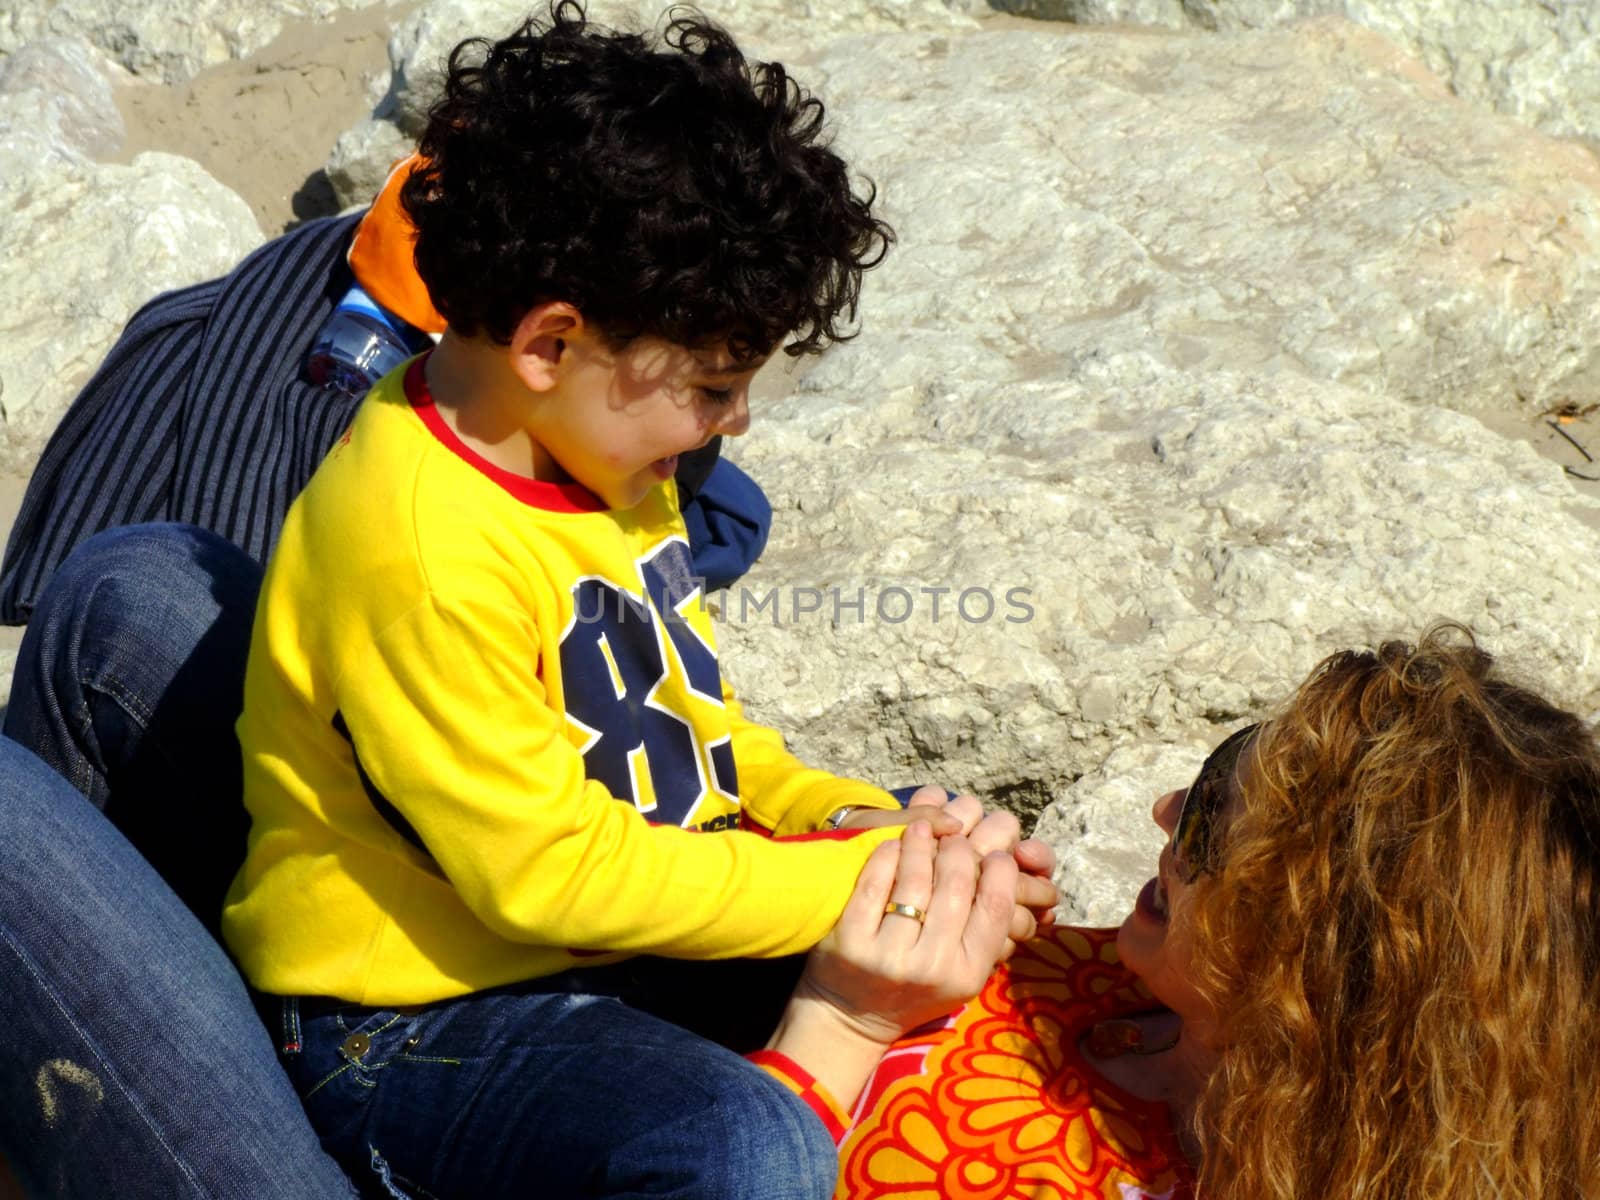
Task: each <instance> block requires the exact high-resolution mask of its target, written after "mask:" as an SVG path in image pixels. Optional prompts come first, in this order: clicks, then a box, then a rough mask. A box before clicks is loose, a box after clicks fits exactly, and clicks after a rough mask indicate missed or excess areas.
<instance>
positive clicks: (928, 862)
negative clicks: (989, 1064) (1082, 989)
mask: <svg viewBox="0 0 1600 1200" xmlns="http://www.w3.org/2000/svg"><path fill="white" fill-rule="evenodd" d="M944 797H945V793H944V792H943V790H942V789H939V788H931V787H930V788H923V789H921V790H920V791H918V792H917V793H916V794H915V795H913V796H912V798H911V804H910V805H909V806H908V807H907V808H906V809H905V810H904V811H903V812H893V811H882V810H863V811H859V812H856V813H852V814H851V815H850V817H849V818H848V819H847V820H846V821H845V822H844V823H843V826H844V827H845V828H873V827H882V826H887V825H896V824H905V825H906V826H907V828H906V831H905V834H904V835H903V836H902V837H900V838H897V839H895V840H893V841H889V842H885V843H884V844H883V845H881V846H879V847H878V848H877V849H876V850H874V851H873V853H872V855H871V857H869V858H868V859H867V862H866V865H865V866H864V867H863V868H862V870H861V875H860V877H859V878H858V879H857V881H856V887H855V891H854V892H853V893H852V894H851V897H850V900H849V902H848V903H847V904H846V905H845V909H844V912H843V914H842V915H841V916H840V918H839V921H838V923H837V924H836V925H835V926H834V928H833V930H832V931H831V932H830V933H829V934H828V936H827V937H825V938H824V939H823V940H822V941H821V942H820V943H819V944H818V945H817V947H816V949H814V950H813V951H812V952H811V955H810V957H809V958H808V959H807V962H806V968H805V973H804V974H803V975H802V976H801V979H800V982H799V984H798V985H797V987H796V988H795V992H794V995H793V997H792V999H791V1000H790V1003H789V1007H788V1009H787V1011H786V1012H785V1014H784V1018H783V1021H782V1023H781V1024H780V1025H779V1027H778V1030H777V1032H776V1033H775V1034H774V1035H773V1039H772V1041H771V1042H769V1043H768V1044H769V1046H771V1047H772V1048H774V1049H778V1050H782V1051H784V1052H785V1053H788V1054H789V1055H790V1056H791V1057H792V1058H794V1059H796V1061H798V1062H800V1063H801V1064H802V1065H803V1066H805V1067H806V1068H807V1069H808V1070H809V1071H811V1073H812V1074H813V1075H815V1076H816V1077H817V1079H818V1080H819V1081H821V1082H822V1083H824V1084H825V1085H827V1086H828V1087H829V1088H830V1090H831V1091H832V1092H833V1094H834V1096H835V1097H836V1098H837V1099H839V1100H840V1101H841V1102H842V1103H844V1104H849V1103H850V1102H851V1101H852V1100H853V1099H854V1098H855V1096H856V1094H857V1093H858V1092H859V1091H860V1088H861V1085H862V1084H863V1083H864V1082H865V1080H866V1078H867V1075H868V1074H870V1072H871V1070H872V1068H873V1066H874V1065H875V1064H876V1062H877V1060H878V1057H879V1056H881V1055H882V1053H883V1051H884V1049H885V1048H886V1047H887V1046H888V1045H889V1044H890V1043H891V1042H893V1041H894V1040H895V1039H896V1038H897V1037H899V1036H900V1035H901V1034H903V1033H905V1032H906V1031H907V1030H910V1029H914V1028H916V1027H917V1026H919V1025H922V1024H925V1023H926V1022H928V1021H931V1020H933V1019H934V1018H936V1017H939V1016H942V1015H944V1014H945V1013H948V1012H950V1011H951V1010H952V1009H954V1008H956V1007H958V1006H959V1005H961V1004H963V1003H964V1002H966V1001H967V1000H969V999H971V998H972V997H973V996H975V995H977V994H978V992H979V991H980V990H981V989H982V988H983V985H984V983H985V981H987V979H988V978H989V975H990V974H991V973H992V972H993V970H994V968H995V965H996V963H998V962H1001V961H1003V960H1004V959H1006V958H1007V957H1009V956H1010V954H1011V953H1012V951H1014V950H1015V949H1016V946H1017V943H1018V942H1021V941H1025V940H1027V939H1028V938H1030V937H1032V936H1034V934H1035V933H1036V932H1037V931H1038V930H1039V928H1040V927H1041V926H1045V925H1049V924H1050V923H1051V922H1052V920H1053V909H1054V906H1055V903H1056V900H1057V899H1058V893H1057V891H1056V889H1055V886H1054V885H1053V884H1052V883H1051V882H1050V874H1051V872H1052V870H1053V869H1054V867H1055V855H1054V854H1053V853H1052V852H1051V851H1050V849H1049V847H1047V846H1045V845H1044V844H1043V843H1042V842H1038V841H1034V840H1032V839H1028V840H1023V839H1022V836H1021V826H1020V825H1019V823H1018V821H1017V819H1016V818H1015V817H1013V816H1012V815H1011V814H1009V813H1004V812H995V813H989V814H985V813H984V812H983V806H982V804H981V803H980V802H979V801H978V799H977V798H976V797H975V796H958V797H957V798H956V799H954V800H951V801H949V802H948V803H945V802H944ZM891 904H893V905H897V906H909V907H910V908H912V909H914V910H918V911H920V912H922V913H924V914H925V917H924V918H923V919H921V920H918V919H917V918H916V916H914V915H905V914H904V913H903V912H896V911H886V909H887V907H888V906H889V905H891Z"/></svg>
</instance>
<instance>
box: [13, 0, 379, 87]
mask: <svg viewBox="0 0 1600 1200" xmlns="http://www.w3.org/2000/svg"><path fill="white" fill-rule="evenodd" d="M378 2H379V0H184V2H183V3H181V4H175V3H172V2H171V0H8V3H7V4H6V5H5V7H4V8H3V9H0V56H4V55H6V54H10V53H13V52H15V51H16V50H18V49H20V48H21V47H22V46H23V45H24V44H26V43H27V42H29V41H32V40H34V39H35V38H39V37H42V36H45V35H47V34H58V35H68V36H78V37H82V38H85V39H87V40H88V41H90V42H92V43H93V44H94V45H96V46H99V47H100V48H101V49H103V50H105V51H107V52H108V53H109V54H111V55H113V56H114V57H115V58H116V59H117V60H118V61H119V62H121V63H122V65H123V66H125V67H127V68H128V70H130V71H132V72H134V73H135V74H137V75H143V76H146V77H148V78H151V79H158V80H161V81H162V82H165V83H176V82H178V81H180V80H185V79H189V78H191V77H192V76H194V75H195V74H196V73H197V72H199V71H200V70H202V69H204V68H205V67H207V66H210V65H211V64H213V63H219V62H226V61H227V60H228V59H230V58H243V57H244V56H245V55H247V54H250V53H252V52H253V51H256V50H259V49H260V48H261V47H262V46H265V45H266V44H267V43H268V42H270V41H272V39H273V38H275V37H277V36H278V34H279V32H280V31H281V30H282V29H283V25H284V22H285V21H290V20H305V19H312V20H321V19H325V18H327V17H328V16H330V15H331V14H333V13H335V12H339V11H340V10H342V9H347V8H366V7H367V6H369V5H371V4H374V3H378Z"/></svg>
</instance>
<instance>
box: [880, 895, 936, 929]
mask: <svg viewBox="0 0 1600 1200" xmlns="http://www.w3.org/2000/svg"><path fill="white" fill-rule="evenodd" d="M883 915H884V916H886V917H887V916H896V917H910V918H911V919H912V920H913V921H915V922H916V923H917V924H918V925H921V924H922V923H923V922H924V921H926V920H927V919H928V914H927V913H925V912H923V911H922V910H921V909H920V908H918V907H917V906H916V905H915V904H896V903H895V902H894V901H893V900H891V901H889V903H887V904H885V905H884V906H883Z"/></svg>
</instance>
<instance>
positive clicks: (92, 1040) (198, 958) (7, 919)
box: [0, 739, 354, 1200]
mask: <svg viewBox="0 0 1600 1200" xmlns="http://www.w3.org/2000/svg"><path fill="white" fill-rule="evenodd" d="M0 995H3V996H4V997H5V1001H4V1003H5V1009H6V1014H7V1016H6V1021H5V1023H4V1027H3V1030H0V1146H3V1147H4V1151H5V1154H6V1156H7V1157H8V1158H9V1159H10V1160H11V1164H12V1166H13V1168H14V1169H15V1170H16V1172H17V1175H18V1177H19V1178H20V1180H21V1182H22V1184H23V1187H24V1188H25V1189H26V1190H27V1193H28V1194H29V1195H37V1196H66V1197H98V1196H107V1195H116V1196H120V1197H150V1198H151V1200H174V1198H187V1197H195V1198H196V1200H198V1198H201V1197H209V1198H212V1200H217V1198H221V1197H237V1198H238V1200H265V1198H279V1200H322V1198H329V1197H349V1196H351V1195H353V1194H354V1192H353V1190H352V1189H351V1187H350V1184H349V1182H348V1181H347V1180H346V1179H345V1177H344V1174H343V1173H342V1172H341V1171H340V1170H339V1168H338V1167H337V1166H336V1165H335V1164H334V1162H333V1161H332V1160H331V1159H330V1158H328V1156H327V1155H326V1154H324V1153H323V1152H322V1150H321V1148H320V1147H319V1146H318V1144H317V1139H316V1136H315V1135H314V1134H313V1133H312V1131H311V1128H310V1126H309V1125H307V1124H306V1121H305V1117H304V1116H303V1115H302V1113H301V1111H300V1104H299V1101H298V1100H297V1099H296V1097H295V1094H294V1092H293V1091H292V1090H291V1089H290V1088H289V1086H288V1084H287V1082H286V1081H285V1080H284V1078H283V1074H282V1072H281V1071H280V1070H279V1069H278V1066H277V1064H276V1062H275V1061H274V1056H273V1047H272V1042H271V1039H270V1038H268V1036H267V1034H266V1032H265V1031H264V1030H263V1029H262V1028H261V1026H260V1023H259V1022H258V1021H257V1019H256V1016H255V1013H254V1011H253V1009H252V1008H251V1004H250V999H249V997H248V996H247V995H246V994H245V988H244V984H243V983H242V982H241V981H240V979H239V976H238V974H237V973H236V972H235V971H234V969H233V967H232V965H231V964H230V963H229V962H228V959H227V956H226V955H224V954H223V953H222V950H221V948H220V947H218V946H217V944H216V943H215V942H214V941H212V940H211V938H209V937H208V936H207V935H206V933H205V931H204V930H203V929H201V928H200V926H199V924H198V923H197V922H196V921H195V920H194V918H193V917H192V916H190V915H189V913H188V912H187V911H185V909H184V907H183V906H182V905H181V904H179V903H178V901H177V899H176V898H175V897H174V896H173V894H172V892H171V891H169V890H168V889H167V887H166V886H165V885H164V884H163V883H162V881H161V880H160V878H159V877H157V875H156V873H155V872H154V871H153V870H151V868H150V866H149V865H148V864H147V863H146V862H145V861H144V860H143V859H142V858H141V857H140V856H139V855H138V854H137V853H135V851H134V849H133V847H132V846H130V845H129V844H128V842H127V841H126V840H125V839H124V838H123V837H122V836H121V835H120V834H118V833H117V831H116V830H115V829H113V828H112V827H111V825H110V824H109V823H108V822H107V821H106V820H105V818H104V817H102V816H101V815H100V813H98V812H97V811H96V810H95V808H94V807H93V806H92V805H91V804H90V803H89V802H88V801H87V800H85V799H84V797H83V796H82V795H80V794H79V793H78V792H76V791H74V790H73V789H72V788H71V787H69V786H68V785H67V783H66V782H65V781H64V780H63V779H62V778H61V777H60V776H59V775H57V774H56V773H55V772H53V771H51V770H50V769H49V768H48V767H47V766H45V765H44V764H43V763H41V762H40V761H39V760H38V759H37V758H35V757H34V756H33V755H31V754H29V753H28V752H27V751H26V750H23V749H22V748H21V747H19V746H17V745H16V744H15V743H13V742H11V741H8V740H3V739H0Z"/></svg>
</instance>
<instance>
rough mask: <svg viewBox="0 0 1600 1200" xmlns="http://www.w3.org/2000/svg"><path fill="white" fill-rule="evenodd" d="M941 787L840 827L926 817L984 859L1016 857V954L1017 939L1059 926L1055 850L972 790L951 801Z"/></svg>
mask: <svg viewBox="0 0 1600 1200" xmlns="http://www.w3.org/2000/svg"><path fill="white" fill-rule="evenodd" d="M948 795H949V793H948V792H946V791H945V789H944V788H942V787H937V786H935V785H933V784H928V785H927V786H925V787H920V788H918V789H917V790H916V791H915V792H913V793H912V794H911V800H910V802H909V803H908V804H907V806H906V807H905V808H903V809H901V810H899V811H898V812H897V811H894V810H891V809H879V808H862V809H858V810H857V811H855V812H853V813H851V814H850V815H849V816H848V817H847V818H845V820H844V822H843V823H842V824H841V825H840V828H841V829H874V828H881V827H883V826H886V825H909V824H910V823H911V822H913V821H915V820H918V819H921V820H926V821H928V822H929V824H930V825H931V826H932V828H933V834H934V836H935V837H941V838H942V837H949V836H951V835H953V834H957V833H960V834H964V835H965V836H966V837H967V839H968V840H969V841H970V842H971V843H972V847H973V849H974V850H976V851H977V854H978V857H979V858H985V857H987V856H988V855H990V854H992V853H994V852H996V851H1003V852H1004V853H1006V854H1009V855H1011V857H1012V858H1013V859H1015V861H1016V864H1017V867H1018V868H1019V870H1020V871H1021V872H1022V877H1021V878H1020V879H1019V880H1018V881H1017V896H1016V903H1015V906H1014V908H1013V909H1012V913H1011V924H1010V927H1009V931H1008V932H1009V936H1010V939H1011V940H1010V943H1009V944H1008V945H1007V947H1006V950H1005V953H1004V954H1003V955H1002V958H1009V957H1011V953H1012V951H1014V950H1015V949H1016V948H1017V943H1018V942H1025V941H1027V940H1028V939H1029V938H1031V937H1033V936H1034V935H1035V934H1036V933H1038V932H1039V930H1040V929H1044V928H1048V927H1050V926H1051V925H1054V924H1055V907H1056V904H1057V902H1058V901H1059V900H1060V899H1061V893H1060V892H1059V891H1057V890H1056V886H1055V884H1053V883H1051V882H1050V876H1051V875H1052V874H1054V873H1055V868H1056V855H1055V851H1053V850H1052V849H1050V847H1049V846H1047V845H1045V844H1044V843H1043V842H1040V841H1036V840H1035V839H1033V838H1028V839H1026V840H1024V839H1023V837H1022V825H1021V823H1020V822H1018V820H1017V819H1016V818H1015V817H1014V816H1012V815H1011V814H1010V813H1008V812H1004V811H1001V810H996V811H994V812H990V813H985V812H984V811H983V802H982V801H980V800H979V799H978V798H977V797H976V796H974V795H973V794H972V793H970V792H965V793H963V794H961V795H959V796H957V797H956V798H955V799H954V800H950V799H947V797H948Z"/></svg>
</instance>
